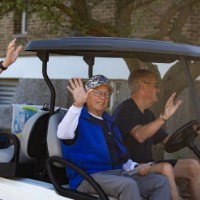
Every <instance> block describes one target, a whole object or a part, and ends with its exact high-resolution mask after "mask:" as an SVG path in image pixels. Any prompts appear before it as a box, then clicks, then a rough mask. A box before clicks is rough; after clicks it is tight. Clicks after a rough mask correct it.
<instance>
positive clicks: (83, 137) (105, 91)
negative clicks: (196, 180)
mask: <svg viewBox="0 0 200 200" xmlns="http://www.w3.org/2000/svg"><path fill="white" fill-rule="evenodd" d="M69 83H70V84H69V86H67V88H68V90H69V92H70V93H71V94H72V95H73V98H74V103H73V105H72V106H71V107H70V108H69V110H68V112H67V114H66V115H65V117H64V118H63V120H62V121H61V123H60V124H59V126H58V131H57V136H58V137H59V138H60V139H62V150H63V155H64V158H65V159H67V160H69V161H71V162H72V163H74V164H75V165H77V166H78V167H80V168H81V169H83V170H85V171H86V172H87V173H88V174H90V175H91V176H92V177H93V178H94V180H95V181H96V182H97V183H98V184H99V185H100V186H101V187H102V189H103V190H104V191H105V193H106V194H107V195H109V196H114V197H116V198H118V199H120V200H139V199H141V198H147V199H151V200H160V199H162V200H164V199H170V192H169V185H168V181H167V179H166V178H165V177H164V176H162V175H158V174H153V173H149V170H150V167H151V166H145V167H143V168H141V169H140V170H139V171H138V173H137V174H131V175H130V174H128V173H126V172H129V171H131V170H133V169H134V168H137V165H138V163H136V162H133V161H132V160H131V159H129V153H128V151H127V150H126V148H125V147H124V145H123V140H122V136H121V133H120V131H119V129H118V128H117V127H116V126H115V124H114V123H113V120H112V118H111V117H110V116H109V115H108V114H107V113H106V112H105V110H106V108H107V105H108V102H109V99H110V96H111V94H112V90H113V89H112V86H111V84H110V81H109V80H108V79H107V78H106V77H105V76H103V75H96V76H93V77H91V78H90V79H89V81H88V82H87V83H86V84H85V88H84V86H83V83H82V81H81V79H80V78H74V79H71V80H70V81H69ZM66 170H67V175H68V177H69V183H70V187H71V188H72V189H74V190H78V191H82V192H85V193H94V192H95V191H94V189H93V188H92V187H91V185H90V184H89V183H88V182H87V181H86V180H84V179H83V177H82V176H80V175H79V174H78V173H77V172H76V171H74V170H73V169H71V168H66Z"/></svg>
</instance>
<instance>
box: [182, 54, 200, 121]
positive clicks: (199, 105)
mask: <svg viewBox="0 0 200 200" xmlns="http://www.w3.org/2000/svg"><path fill="white" fill-rule="evenodd" d="M180 58H181V63H182V65H183V68H184V71H185V76H186V79H187V81H188V85H189V90H190V94H191V97H192V101H193V103H194V108H195V111H196V114H197V121H198V124H199V125H200V102H199V101H198V99H197V95H196V93H195V89H194V84H193V80H192V77H191V74H190V70H189V66H188V63H187V61H186V59H185V57H184V56H181V57H180Z"/></svg>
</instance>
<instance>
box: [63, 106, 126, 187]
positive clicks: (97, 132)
mask: <svg viewBox="0 0 200 200" xmlns="http://www.w3.org/2000/svg"><path fill="white" fill-rule="evenodd" d="M103 119H104V120H105V121H106V124H107V126H108V129H109V131H110V132H111V133H112V135H114V140H115V142H116V144H117V146H118V148H119V157H120V158H121V160H122V163H123V162H125V161H126V160H127V159H128V155H129V154H128V152H127V150H126V148H125V147H124V146H123V144H122V136H121V133H120V131H119V129H118V128H117V127H116V126H115V125H114V123H113V121H112V118H111V117H110V116H109V115H108V114H107V113H106V112H104V114H103ZM76 134H77V138H76V141H75V142H74V143H73V144H71V145H65V144H64V142H62V151H63V156H64V159H66V160H68V161H71V162H72V163H74V164H75V165H76V166H78V167H80V168H81V169H83V170H84V171H86V172H87V173H88V174H92V173H96V172H100V171H105V170H112V169H113V166H112V162H111V159H110V154H109V150H108V147H107V145H106V141H105V138H104V134H103V131H102V128H101V127H100V126H99V125H98V124H97V123H95V122H94V121H91V120H90V116H89V113H88V111H87V109H86V107H83V109H82V111H81V114H80V117H79V123H78V127H77V132H76ZM121 168H122V165H121V164H119V165H118V166H115V169H121ZM66 171H67V176H68V178H69V184H70V187H71V188H72V189H74V190H75V189H76V188H77V187H78V185H79V184H80V183H81V182H82V180H83V177H82V176H80V175H79V174H78V173H77V172H76V171H74V170H73V169H71V168H66Z"/></svg>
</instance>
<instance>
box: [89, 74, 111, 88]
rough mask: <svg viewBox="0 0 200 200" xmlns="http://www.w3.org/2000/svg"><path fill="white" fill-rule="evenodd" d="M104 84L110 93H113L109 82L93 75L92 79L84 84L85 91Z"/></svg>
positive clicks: (104, 78) (100, 76) (103, 77)
mask: <svg viewBox="0 0 200 200" xmlns="http://www.w3.org/2000/svg"><path fill="white" fill-rule="evenodd" d="M103 84H106V85H107V86H108V87H109V89H110V91H111V92H112V91H113V88H112V86H111V84H110V81H109V80H108V79H107V78H106V77H105V76H103V75H100V74H99V75H95V76H93V77H91V78H90V79H89V80H88V82H87V83H86V84H85V90H86V91H87V90H89V89H94V88H96V87H98V86H100V85H103Z"/></svg>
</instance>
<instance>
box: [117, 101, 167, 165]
mask: <svg viewBox="0 0 200 200" xmlns="http://www.w3.org/2000/svg"><path fill="white" fill-rule="evenodd" d="M113 117H114V118H115V123H116V124H117V126H118V127H119V129H120V131H121V132H122V135H123V137H124V142H125V145H126V147H127V148H128V150H129V151H130V154H131V159H132V160H134V161H135V162H139V163H143V162H150V161H152V160H153V157H152V145H153V144H158V143H160V142H162V141H163V140H164V139H165V138H166V137H167V135H168V134H167V133H166V132H165V131H164V129H163V128H161V129H159V130H158V131H157V133H156V134H155V135H154V136H152V137H151V138H148V139H147V140H146V141H145V142H143V143H139V142H137V141H136V140H135V139H134V138H133V137H132V136H131V135H130V134H129V133H130V131H131V130H132V129H133V128H134V127H135V126H137V125H145V124H148V123H150V122H152V121H154V120H155V116H154V115H153V113H152V112H151V111H150V110H149V109H146V110H145V111H144V113H142V112H141V111H140V110H139V108H138V107H137V105H136V104H135V102H134V101H133V100H132V99H127V100H125V101H124V102H122V103H121V104H120V105H119V106H118V107H117V108H116V109H115V111H114V112H113Z"/></svg>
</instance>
